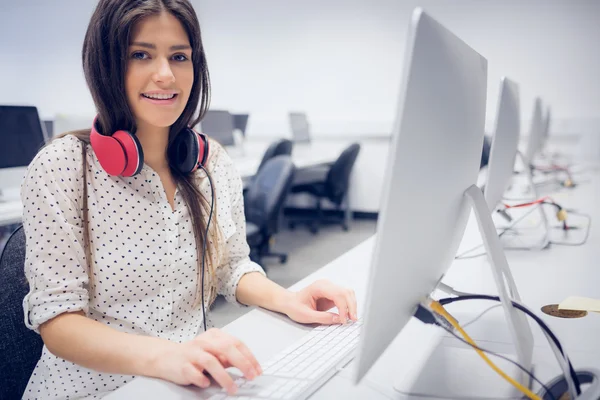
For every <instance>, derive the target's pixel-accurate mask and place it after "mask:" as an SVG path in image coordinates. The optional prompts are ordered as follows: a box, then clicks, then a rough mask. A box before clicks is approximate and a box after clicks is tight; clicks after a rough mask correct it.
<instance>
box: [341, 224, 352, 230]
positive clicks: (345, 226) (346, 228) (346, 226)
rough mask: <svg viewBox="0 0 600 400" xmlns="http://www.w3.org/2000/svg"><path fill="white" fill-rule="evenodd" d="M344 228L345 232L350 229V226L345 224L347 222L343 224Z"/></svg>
mask: <svg viewBox="0 0 600 400" xmlns="http://www.w3.org/2000/svg"><path fill="white" fill-rule="evenodd" d="M342 229H343V230H344V231H345V232H348V231H349V230H350V228H348V225H345V224H344V225H342Z"/></svg>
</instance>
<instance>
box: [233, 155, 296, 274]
mask: <svg viewBox="0 0 600 400" xmlns="http://www.w3.org/2000/svg"><path fill="white" fill-rule="evenodd" d="M294 172H295V167H294V163H293V162H292V158H291V157H290V156H289V155H280V156H277V157H274V158H271V159H270V160H268V161H267V162H266V163H265V165H264V166H263V168H262V169H261V170H260V172H259V173H258V175H256V179H254V181H253V182H252V185H251V186H250V187H249V188H248V192H247V193H246V197H245V203H244V204H245V213H246V239H247V241H248V245H249V246H250V258H251V259H252V260H253V261H255V262H257V263H260V262H261V261H262V258H263V257H279V260H280V262H281V263H285V262H286V261H287V254H282V253H273V252H271V250H270V245H271V240H272V237H273V235H274V234H275V233H277V232H278V231H279V216H280V215H281V209H282V207H283V203H284V201H285V198H286V196H287V194H288V192H289V189H290V186H291V184H292V180H293V179H294Z"/></svg>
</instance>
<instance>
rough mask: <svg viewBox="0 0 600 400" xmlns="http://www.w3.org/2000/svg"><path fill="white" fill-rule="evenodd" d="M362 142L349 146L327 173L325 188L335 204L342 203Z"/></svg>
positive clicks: (328, 196)
mask: <svg viewBox="0 0 600 400" xmlns="http://www.w3.org/2000/svg"><path fill="white" fill-rule="evenodd" d="M359 152H360V144H358V143H353V144H351V145H350V146H348V147H347V148H346V149H344V151H342V154H340V156H339V157H338V159H337V160H335V162H334V163H333V165H332V166H331V169H330V170H329V172H328V173H327V179H326V181H325V188H326V192H327V198H328V199H329V200H331V201H332V202H333V203H335V204H341V203H342V200H343V199H344V196H345V195H346V192H347V191H348V185H349V183H350V173H351V172H352V168H353V167H354V163H355V161H356V158H357V157H358V153H359Z"/></svg>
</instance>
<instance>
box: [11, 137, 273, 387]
mask: <svg viewBox="0 0 600 400" xmlns="http://www.w3.org/2000/svg"><path fill="white" fill-rule="evenodd" d="M81 156H82V155H81V144H80V142H79V140H78V139H77V138H75V137H73V136H66V137H64V138H61V139H57V140H55V141H54V142H53V143H51V144H50V145H49V146H47V147H45V148H44V149H42V150H41V151H40V152H39V153H38V155H37V156H36V157H35V159H34V160H33V161H32V162H31V164H30V166H29V168H28V171H27V175H26V178H25V180H24V182H23V185H22V188H21V198H22V201H23V205H24V210H23V226H24V230H25V234H26V237H27V256H26V262H25V274H26V277H27V279H28V281H29V285H30V291H29V293H28V294H27V296H26V297H25V299H24V300H23V307H24V310H25V324H26V325H27V326H28V327H29V328H30V329H33V330H35V331H37V332H39V326H40V324H42V323H44V322H46V321H48V320H50V319H52V318H54V317H56V316H57V315H60V314H62V313H65V312H74V311H83V312H85V314H86V315H87V316H88V317H89V318H91V319H93V320H95V321H98V322H101V323H103V324H105V325H107V326H109V327H112V328H114V329H117V330H119V331H122V332H128V333H133V334H138V335H149V336H155V337H162V338H166V339H169V340H172V341H175V342H183V341H187V340H190V339H192V338H194V337H195V336H196V335H197V334H198V333H200V332H202V309H201V306H194V300H195V296H196V291H197V285H198V284H199V282H198V259H197V255H196V246H195V240H194V236H193V229H192V221H191V219H190V215H189V212H188V209H187V207H186V206H185V203H184V201H183V198H182V196H181V194H180V193H179V192H178V191H177V192H176V194H175V209H172V208H171V206H170V204H169V202H168V200H167V198H166V195H165V191H164V189H163V186H162V183H161V181H160V178H159V176H158V174H156V173H155V172H154V171H153V170H152V169H151V168H150V167H149V166H147V165H144V167H143V169H142V171H141V173H140V174H139V175H137V176H134V177H113V176H110V175H108V174H107V173H106V172H104V170H103V169H102V167H101V166H100V164H99V162H98V159H97V158H96V156H95V154H94V153H93V151H92V149H91V147H88V148H87V156H86V157H87V162H88V169H87V171H86V174H87V182H88V188H87V189H88V190H87V196H88V199H87V201H88V208H89V229H90V231H89V233H90V247H91V249H90V250H91V258H92V265H93V280H94V285H92V289H90V287H89V279H88V274H87V261H86V255H85V254H86V252H85V249H84V237H83V224H82V214H81V205H82V204H81V203H82V196H83V175H82V169H83V163H82V159H81ZM207 169H208V170H209V171H210V172H211V176H212V178H213V183H214V185H215V188H214V189H215V195H216V204H217V210H216V213H217V221H218V223H219V228H220V229H221V232H222V234H223V238H224V240H225V242H224V246H225V249H224V252H223V254H224V257H223V259H222V261H221V264H220V265H219V266H218V268H217V269H216V279H217V292H218V293H219V294H222V295H223V296H225V297H226V299H227V300H229V301H231V302H236V296H235V293H236V288H237V284H238V282H239V280H240V279H241V277H242V276H243V275H244V274H246V273H249V272H253V271H257V272H260V273H263V274H264V272H263V270H262V268H261V267H260V266H259V265H257V264H255V263H253V262H251V261H250V259H249V256H248V255H249V248H248V244H247V243H246V228H245V218H244V205H243V196H242V181H241V178H240V176H239V173H238V172H237V170H236V168H235V166H234V165H233V162H232V161H231V159H230V158H229V156H228V155H227V153H226V152H225V151H224V150H223V148H222V147H220V146H219V145H218V144H217V143H211V155H210V159H209V163H208V166H207ZM195 181H196V182H197V184H198V187H199V189H200V191H201V192H202V193H203V194H204V196H206V198H207V199H208V200H210V196H211V188H210V184H209V182H208V179H206V177H205V174H204V172H202V171H198V172H196V175H195ZM205 218H208V216H205ZM238 304H239V303H238ZM207 322H209V321H207ZM131 379H133V377H132V376H122V375H111V374H105V373H99V372H96V371H93V370H90V369H86V368H83V367H80V366H78V365H76V364H74V363H71V362H68V361H65V360H62V359H60V358H58V357H56V356H54V355H52V354H51V353H50V352H49V351H48V350H47V348H45V347H44V349H43V352H42V357H41V359H40V361H39V362H38V364H37V366H36V368H35V370H34V372H33V374H32V376H31V378H30V381H29V384H28V386H27V389H26V391H25V395H24V398H26V399H33V398H44V399H47V398H81V397H86V396H96V395H97V396H101V395H102V394H103V393H104V394H106V393H107V392H110V391H112V390H115V389H117V388H119V387H121V386H122V385H124V384H125V383H127V382H129V381H130V380H131Z"/></svg>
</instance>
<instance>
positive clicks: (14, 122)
mask: <svg viewBox="0 0 600 400" xmlns="http://www.w3.org/2000/svg"><path fill="white" fill-rule="evenodd" d="M0 135H1V137H2V143H3V144H2V146H1V147H0V168H15V167H26V166H27V165H29V163H30V162H31V160H33V157H34V156H35V155H36V154H37V152H38V150H39V149H40V148H41V147H42V146H43V145H44V143H45V141H46V137H45V134H44V129H43V127H42V122H41V121H40V117H39V114H38V111H37V108H36V107H32V106H0Z"/></svg>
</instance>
